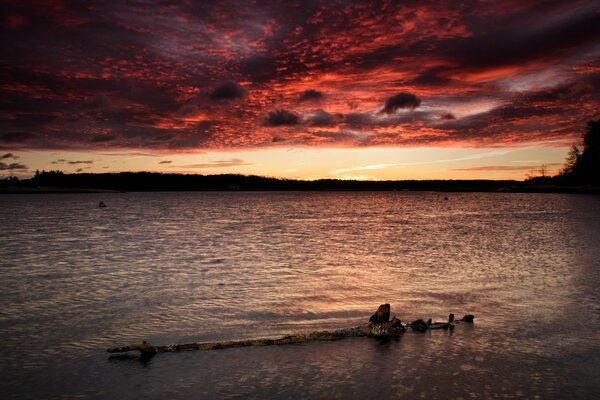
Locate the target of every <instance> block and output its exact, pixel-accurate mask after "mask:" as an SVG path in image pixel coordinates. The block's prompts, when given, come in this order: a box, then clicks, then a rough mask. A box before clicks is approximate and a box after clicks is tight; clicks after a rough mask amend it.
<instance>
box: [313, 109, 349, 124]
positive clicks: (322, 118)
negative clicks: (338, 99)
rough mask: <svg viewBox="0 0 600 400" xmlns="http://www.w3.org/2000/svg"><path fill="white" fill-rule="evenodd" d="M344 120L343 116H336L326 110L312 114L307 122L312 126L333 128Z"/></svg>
mask: <svg viewBox="0 0 600 400" xmlns="http://www.w3.org/2000/svg"><path fill="white" fill-rule="evenodd" d="M342 118H343V116H335V115H332V114H330V113H328V112H327V111H324V110H316V111H313V112H312V113H310V114H309V115H308V116H307V117H306V118H305V120H306V123H307V124H308V125H310V126H332V125H336V124H337V122H338V121H339V120H341V119H342Z"/></svg>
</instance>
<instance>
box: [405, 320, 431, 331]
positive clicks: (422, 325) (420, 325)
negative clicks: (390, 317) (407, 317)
mask: <svg viewBox="0 0 600 400" xmlns="http://www.w3.org/2000/svg"><path fill="white" fill-rule="evenodd" d="M408 326H410V327H411V328H412V330H413V331H414V332H427V323H426V322H425V321H423V320H422V319H418V320H416V321H413V322H411V323H410V324H409V325H408Z"/></svg>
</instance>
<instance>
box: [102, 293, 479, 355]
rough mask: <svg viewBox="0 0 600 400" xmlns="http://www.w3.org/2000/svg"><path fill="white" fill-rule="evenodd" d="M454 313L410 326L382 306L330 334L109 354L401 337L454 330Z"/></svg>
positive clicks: (144, 346)
mask: <svg viewBox="0 0 600 400" xmlns="http://www.w3.org/2000/svg"><path fill="white" fill-rule="evenodd" d="M474 318H475V317H474V316H473V315H465V316H464V317H463V318H462V319H461V320H460V321H458V322H467V323H473V319H474ZM454 322H455V321H454V314H450V316H449V318H448V322H432V321H431V319H429V321H427V322H424V321H423V320H422V319H418V320H416V321H413V322H411V323H410V324H406V325H405V324H402V322H401V321H400V320H399V319H398V318H396V317H393V318H392V319H391V320H390V305H389V304H382V305H380V306H379V308H378V309H377V311H376V312H375V314H373V315H372V316H371V318H370V319H369V322H367V323H365V324H362V325H359V326H356V327H353V328H344V329H336V330H332V331H319V332H309V333H300V334H296V335H289V336H284V337H281V338H277V339H248V340H227V341H221V342H203V343H187V344H171V345H167V346H152V345H151V344H149V343H148V342H146V341H143V342H141V343H135V344H130V345H127V346H122V347H113V348H110V349H108V350H107V351H108V352H109V353H125V352H130V351H139V352H140V354H141V358H145V359H148V358H151V357H152V356H154V355H155V354H156V353H159V352H175V351H191V350H220V349H229V348H234V347H248V346H273V345H284V344H298V343H307V342H316V341H327V340H339V339H344V338H349V337H363V336H367V337H394V336H400V335H402V334H403V333H404V332H407V331H412V332H425V331H427V330H428V329H453V328H454ZM111 357H115V358H132V357H131V356H124V355H123V354H120V355H117V356H111Z"/></svg>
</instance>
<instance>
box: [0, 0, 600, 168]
mask: <svg viewBox="0 0 600 400" xmlns="http://www.w3.org/2000/svg"><path fill="white" fill-rule="evenodd" d="M599 10H600V8H599V6H598V3H597V2H594V1H569V2H551V3H548V2H539V1H528V2H522V1H505V2H475V1H467V2H461V3H453V2H445V1H426V2H414V3H412V2H395V1H375V2H353V3H349V2H343V1H295V2H288V1H282V2H277V1H267V2H262V1H249V2H231V1H223V2H174V3H173V2H153V3H150V4H142V3H139V4H138V3H134V4H131V5H128V6H124V5H123V4H122V3H121V2H116V1H115V2H112V1H109V2H102V3H98V4H95V3H88V2H71V1H35V2H34V1H6V2H4V4H3V13H2V18H3V20H2V38H3V49H2V72H1V78H0V91H1V93H2V97H1V99H2V100H1V101H2V111H0V121H1V122H0V124H1V129H0V150H1V152H0V156H2V157H3V159H2V160H1V161H2V164H1V165H2V168H1V170H0V175H1V176H18V177H29V176H31V175H32V174H33V173H34V172H35V171H36V170H57V169H58V170H62V171H65V172H69V173H77V172H117V171H157V172H169V173H171V172H178V173H200V174H213V173H241V174H256V175H264V176H272V177H283V178H298V179H320V178H337V179H365V180H386V179H518V180H522V179H524V178H525V177H526V176H531V175H535V174H536V171H538V170H539V169H540V168H545V171H548V172H549V173H556V172H557V171H558V170H559V169H560V168H561V165H562V164H563V162H564V159H565V157H566V155H567V150H568V148H569V147H570V146H571V145H572V144H573V143H574V142H576V141H577V140H578V138H579V137H580V135H581V133H582V131H583V127H584V126H585V122H586V121H588V120H592V119H596V118H598V117H599V116H600V114H599V105H600V96H599V92H598V86H599V82H600V80H599V79H600V63H599V61H598V60H600V57H599V56H600V42H599V41H598V37H600V22H599V15H600V14H599V13H600V11H599Z"/></svg>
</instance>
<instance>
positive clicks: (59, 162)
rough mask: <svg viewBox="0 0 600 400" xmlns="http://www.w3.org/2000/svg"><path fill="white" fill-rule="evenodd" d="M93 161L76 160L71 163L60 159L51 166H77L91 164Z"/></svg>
mask: <svg viewBox="0 0 600 400" xmlns="http://www.w3.org/2000/svg"><path fill="white" fill-rule="evenodd" d="M93 163H94V160H76V161H71V160H65V159H63V158H60V159H58V160H56V161H52V164H68V165H78V164H93Z"/></svg>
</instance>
